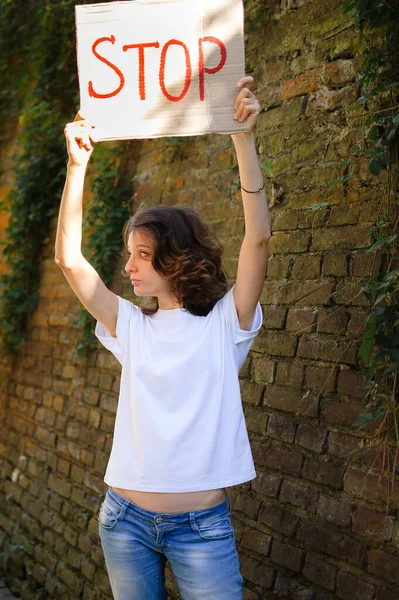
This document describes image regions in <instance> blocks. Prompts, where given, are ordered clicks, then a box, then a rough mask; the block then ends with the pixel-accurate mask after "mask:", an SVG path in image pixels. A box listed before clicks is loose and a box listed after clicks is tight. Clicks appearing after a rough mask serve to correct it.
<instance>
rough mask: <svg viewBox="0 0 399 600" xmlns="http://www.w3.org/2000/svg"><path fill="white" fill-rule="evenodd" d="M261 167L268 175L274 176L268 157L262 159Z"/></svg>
mask: <svg viewBox="0 0 399 600" xmlns="http://www.w3.org/2000/svg"><path fill="white" fill-rule="evenodd" d="M263 168H264V169H265V171H266V173H267V175H268V176H269V177H274V175H273V171H272V167H271V164H270V161H269V159H267V158H265V160H264V161H263Z"/></svg>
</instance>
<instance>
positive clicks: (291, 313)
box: [286, 308, 317, 333]
mask: <svg viewBox="0 0 399 600" xmlns="http://www.w3.org/2000/svg"><path fill="white" fill-rule="evenodd" d="M316 319H317V310H316V309H310V308H289V309H288V315H287V324H286V328H287V331H292V332H293V333H303V332H305V333H312V332H313V331H316V326H315V323H316Z"/></svg>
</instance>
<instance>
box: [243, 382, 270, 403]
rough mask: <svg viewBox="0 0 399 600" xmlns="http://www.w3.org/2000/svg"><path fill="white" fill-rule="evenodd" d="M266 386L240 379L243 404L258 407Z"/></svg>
mask: <svg viewBox="0 0 399 600" xmlns="http://www.w3.org/2000/svg"><path fill="white" fill-rule="evenodd" d="M265 388H266V386H265V385H263V384H262V383H253V382H252V381H248V380H247V379H240V390H241V398H242V401H243V402H244V404H254V405H255V406H259V404H260V403H261V401H262V396H263V393H264V391H265Z"/></svg>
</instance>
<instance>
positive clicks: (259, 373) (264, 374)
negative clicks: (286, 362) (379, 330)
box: [252, 358, 275, 383]
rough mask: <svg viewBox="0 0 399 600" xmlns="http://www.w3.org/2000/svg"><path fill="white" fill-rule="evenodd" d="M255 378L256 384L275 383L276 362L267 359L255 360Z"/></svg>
mask: <svg viewBox="0 0 399 600" xmlns="http://www.w3.org/2000/svg"><path fill="white" fill-rule="evenodd" d="M252 369H253V378H254V380H255V381H256V382H258V381H264V382H266V383H273V381H274V371H275V362H274V361H273V360H267V359H266V358H254V359H253V361H252Z"/></svg>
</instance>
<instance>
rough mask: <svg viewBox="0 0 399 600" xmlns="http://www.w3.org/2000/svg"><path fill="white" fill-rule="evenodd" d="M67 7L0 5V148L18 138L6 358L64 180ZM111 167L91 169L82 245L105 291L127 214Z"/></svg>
mask: <svg viewBox="0 0 399 600" xmlns="http://www.w3.org/2000/svg"><path fill="white" fill-rule="evenodd" d="M81 3H82V4H84V3H90V2H88V0H81ZM74 6H75V2H74V1H73V0H19V1H18V0H0V74H1V76H2V90H1V92H0V97H1V102H0V104H1V109H0V116H1V119H0V143H3V145H4V143H5V142H6V141H8V140H9V139H10V131H12V130H13V128H14V129H15V128H16V127H18V132H19V133H18V136H17V144H16V152H15V155H14V156H13V158H12V164H11V174H12V176H13V178H14V182H13V186H12V190H11V192H10V194H9V195H8V197H7V198H6V200H5V201H4V202H3V203H2V204H1V205H0V210H3V211H6V212H7V213H9V215H10V218H9V223H8V227H7V229H6V236H5V240H4V241H2V246H3V247H2V250H3V254H4V256H5V260H6V264H7V269H6V273H5V274H4V275H2V277H1V278H0V333H1V343H2V347H3V351H5V352H6V353H15V352H16V351H17V350H18V348H19V344H20V343H21V341H22V340H23V339H24V338H25V337H26V334H27V328H28V319H29V316H30V315H31V314H32V313H33V312H34V310H35V309H36V307H37V304H38V300H39V288H40V258H41V252H42V247H43V243H44V241H45V240H46V239H47V238H48V234H49V227H50V222H51V219H52V218H53V217H54V216H55V215H56V213H57V212H58V207H59V203H60V199H61V195H62V190H63V184H64V180H65V174H66V169H65V167H66V161H67V153H66V144H65V140H64V135H63V129H64V125H65V123H66V122H68V121H70V120H72V118H73V116H74V114H75V112H76V108H77V107H78V106H79V98H78V79H77V67H76V45H75V13H74ZM122 147H123V145H121V149H122ZM99 148H100V147H99ZM99 148H98V149H97V150H96V153H97V155H98V156H99V157H100V156H102V153H101V151H98V150H99ZM105 154H106V152H105ZM116 160H117V159H116V157H115V156H114V155H113V153H112V152H111V153H110V155H109V156H108V158H107V159H105V158H104V157H103V158H102V159H101V158H100V159H99V160H98V161H97V162H96V161H94V164H97V167H95V168H98V170H99V174H98V175H96V174H94V181H95V182H96V181H98V182H99V183H98V193H97V194H95V196H96V198H97V200H98V202H99V204H98V206H97V207H96V206H95V204H93V206H92V210H91V215H94V216H95V217H96V218H97V220H98V226H97V227H96V228H93V229H92V230H91V231H90V240H88V246H89V250H93V252H92V254H93V257H95V259H94V260H96V261H98V263H96V264H95V266H97V264H98V265H99V271H100V275H101V276H102V277H103V278H104V280H105V282H106V283H107V284H109V283H110V281H111V278H112V276H111V275H110V273H111V271H112V269H113V268H114V265H115V263H114V261H113V259H111V258H110V253H111V255H113V253H115V244H116V245H118V244H119V246H118V247H119V248H121V241H120V232H121V221H122V220H123V218H124V217H122V213H123V215H126V212H127V209H126V206H123V205H122V204H121V203H122V199H123V198H125V197H126V189H127V186H128V184H127V182H125V179H124V178H123V177H122V176H120V175H118V176H116V174H115V168H116V167H115V164H116V162H115V161H116ZM104 161H105V162H104ZM107 161H108V162H107ZM119 162H120V161H119ZM119 162H118V164H119ZM108 167H110V169H111V173H112V175H109V174H108V173H107V169H108ZM118 177H119V180H118ZM111 178H113V179H112V180H113V181H116V180H118V181H119V182H121V184H120V185H119V184H118V185H116V186H114V188H112V186H111V185H108V183H109V181H110V180H111ZM94 185H96V183H95V184H94ZM101 186H103V187H102V190H106V191H107V194H106V195H107V198H106V200H104V201H102V200H100V196H101V194H100V190H101ZM97 200H96V201H97ZM112 203H114V206H113V205H112ZM91 218H92V217H91V216H89V222H90V219H91ZM101 219H104V223H105V225H104V229H102V225H103V224H104V223H100V222H99V221H101ZM112 232H113V233H112ZM100 266H101V268H100ZM82 326H83V331H84V339H86V338H87V337H88V335H87V331H88V330H89V324H88V319H83V323H82ZM79 350H81V348H79Z"/></svg>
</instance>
